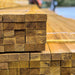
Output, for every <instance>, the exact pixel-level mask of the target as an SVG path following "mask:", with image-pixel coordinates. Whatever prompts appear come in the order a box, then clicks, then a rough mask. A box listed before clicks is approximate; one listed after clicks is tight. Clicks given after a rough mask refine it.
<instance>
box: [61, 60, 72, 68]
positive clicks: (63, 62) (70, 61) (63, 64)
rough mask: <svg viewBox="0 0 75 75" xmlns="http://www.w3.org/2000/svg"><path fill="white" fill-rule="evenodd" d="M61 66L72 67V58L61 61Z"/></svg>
mask: <svg viewBox="0 0 75 75" xmlns="http://www.w3.org/2000/svg"><path fill="white" fill-rule="evenodd" d="M61 67H72V60H63V61H61Z"/></svg>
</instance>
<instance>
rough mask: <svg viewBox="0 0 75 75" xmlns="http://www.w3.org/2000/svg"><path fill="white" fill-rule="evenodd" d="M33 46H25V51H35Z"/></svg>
mask: <svg viewBox="0 0 75 75" xmlns="http://www.w3.org/2000/svg"><path fill="white" fill-rule="evenodd" d="M35 49H36V47H35V44H25V51H35Z"/></svg>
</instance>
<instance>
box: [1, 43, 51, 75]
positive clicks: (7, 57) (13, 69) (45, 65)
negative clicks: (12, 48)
mask: <svg viewBox="0 0 75 75" xmlns="http://www.w3.org/2000/svg"><path fill="white" fill-rule="evenodd" d="M50 61H51V55H50V51H49V48H48V46H47V44H46V50H45V51H43V52H41V53H6V54H0V75H50Z"/></svg>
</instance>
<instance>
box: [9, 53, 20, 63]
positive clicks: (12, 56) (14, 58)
mask: <svg viewBox="0 0 75 75" xmlns="http://www.w3.org/2000/svg"><path fill="white" fill-rule="evenodd" d="M8 61H9V62H13V61H14V62H15V61H19V54H18V53H13V54H12V53H10V54H8Z"/></svg>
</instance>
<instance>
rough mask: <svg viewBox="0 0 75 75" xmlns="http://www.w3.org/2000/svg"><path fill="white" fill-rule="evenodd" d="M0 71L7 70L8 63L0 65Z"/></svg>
mask: <svg viewBox="0 0 75 75" xmlns="http://www.w3.org/2000/svg"><path fill="white" fill-rule="evenodd" d="M0 69H1V70H3V69H4V70H7V69H8V63H0Z"/></svg>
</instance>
